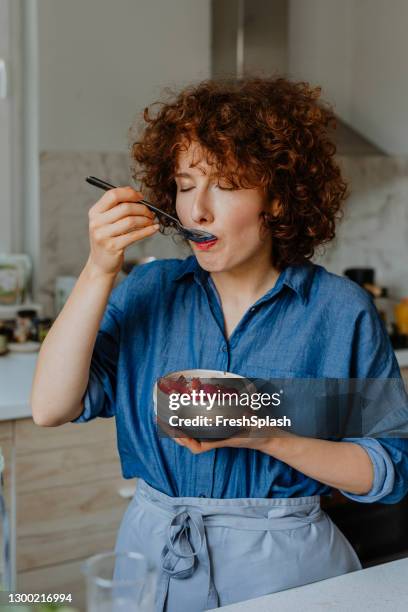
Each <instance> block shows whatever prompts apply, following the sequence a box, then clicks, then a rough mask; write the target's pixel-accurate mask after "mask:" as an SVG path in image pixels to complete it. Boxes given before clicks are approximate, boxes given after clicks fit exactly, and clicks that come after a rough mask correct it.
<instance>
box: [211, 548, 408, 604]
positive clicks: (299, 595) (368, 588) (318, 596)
mask: <svg viewBox="0 0 408 612" xmlns="http://www.w3.org/2000/svg"><path fill="white" fill-rule="evenodd" d="M250 575H251V574H250V572H249V580H250ZM214 609H216V610H222V611H223V612H274V611H280V610H285V612H299V610H302V612H316V610H333V611H337V612H356V610H370V612H406V611H407V610H408V559H399V560H398V561H391V562H390V563H382V564H381V565H376V566H375V567H370V568H368V569H364V570H360V571H358V572H351V573H349V574H343V575H342V576H337V577H336V578H329V579H328V580H321V581H320V582H314V583H313V584H307V585H306V586H302V587H297V588H296V589H288V590H287V591H280V592H279V593H273V594H272V595H266V596H264V597H257V598H255V599H249V600H247V601H242V602H240V603H237V604H233V605H230V606H224V607H222V608H214Z"/></svg>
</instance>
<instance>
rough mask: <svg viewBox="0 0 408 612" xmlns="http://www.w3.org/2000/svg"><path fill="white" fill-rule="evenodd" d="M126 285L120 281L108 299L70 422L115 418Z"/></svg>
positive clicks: (125, 282)
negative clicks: (78, 407)
mask: <svg viewBox="0 0 408 612" xmlns="http://www.w3.org/2000/svg"><path fill="white" fill-rule="evenodd" d="M127 284H128V283H127V279H125V280H123V281H122V282H120V283H119V284H118V285H117V286H116V287H115V288H114V289H113V290H112V292H111V294H110V296H109V300H108V303H107V305H106V308H105V311H104V314H103V317H102V321H101V324H100V326H99V330H98V333H97V337H96V340H95V345H94V350H93V353H92V358H91V363H90V368H89V379H88V385H87V388H86V391H85V394H84V396H83V406H84V407H83V411H82V413H81V414H80V415H79V416H78V417H77V418H75V419H73V420H72V421H71V422H72V423H85V422H87V421H90V420H92V419H94V418H95V417H97V416H99V417H104V418H108V417H112V416H114V415H115V392H116V378H117V377H116V373H117V364H118V359H119V347H120V332H121V321H122V317H123V312H124V307H125V299H126V289H127Z"/></svg>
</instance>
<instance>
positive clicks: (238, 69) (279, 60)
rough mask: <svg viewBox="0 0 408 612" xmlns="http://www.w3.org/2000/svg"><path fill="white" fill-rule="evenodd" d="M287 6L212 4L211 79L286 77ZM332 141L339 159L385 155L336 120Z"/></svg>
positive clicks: (242, 1) (222, 0)
mask: <svg viewBox="0 0 408 612" xmlns="http://www.w3.org/2000/svg"><path fill="white" fill-rule="evenodd" d="M305 1H307V0H305ZM288 4H289V2H288V0H273V1H272V0H212V6H211V11H212V13H211V21H212V23H211V26H212V27H211V33H212V45H211V66H212V76H213V78H217V77H223V76H224V77H225V76H237V77H242V76H244V75H246V74H250V73H256V74H264V75H273V74H280V75H285V74H287V73H288V44H289V40H288V39H289V37H288V31H289V27H288V26H289V11H288ZM332 138H333V141H334V142H335V143H336V146H337V154H338V155H386V153H384V151H383V150H381V149H380V148H378V147H377V145H375V144H373V143H372V142H370V141H369V140H367V139H366V138H365V137H364V136H362V135H361V134H360V133H359V132H357V131H356V130H355V129H354V128H352V127H351V126H349V125H347V124H346V123H345V122H344V121H342V120H341V119H340V118H339V117H337V129H336V130H335V131H334V132H333V135H332Z"/></svg>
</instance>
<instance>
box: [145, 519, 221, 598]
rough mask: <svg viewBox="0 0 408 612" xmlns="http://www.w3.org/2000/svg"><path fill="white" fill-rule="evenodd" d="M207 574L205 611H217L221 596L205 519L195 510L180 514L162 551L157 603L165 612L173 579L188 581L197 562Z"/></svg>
mask: <svg viewBox="0 0 408 612" xmlns="http://www.w3.org/2000/svg"><path fill="white" fill-rule="evenodd" d="M198 561H199V562H200V564H201V565H202V566H203V568H204V570H205V573H206V583H207V584H206V587H207V588H206V592H207V596H206V603H205V607H204V610H207V609H211V608H217V607H218V605H219V597H218V593H217V590H216V588H215V585H214V581H213V578H212V573H211V564H210V557H209V553H208V547H207V538H206V533H205V527H204V521H203V516H202V514H201V513H200V512H196V511H195V510H191V509H190V510H180V511H179V512H177V513H176V514H175V515H174V516H173V518H172V520H171V522H170V524H169V526H168V529H167V543H166V544H165V545H164V547H163V550H162V552H161V569H162V571H161V572H160V575H159V580H158V584H157V593H156V603H157V604H158V605H157V609H158V610H164V609H165V608H164V607H165V603H166V598H167V592H168V589H169V583H170V578H176V579H178V580H179V579H184V578H189V577H190V576H192V575H193V573H194V571H195V569H196V566H197V562H198Z"/></svg>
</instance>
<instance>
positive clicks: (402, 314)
mask: <svg viewBox="0 0 408 612" xmlns="http://www.w3.org/2000/svg"><path fill="white" fill-rule="evenodd" d="M394 312H395V322H396V324H397V327H398V331H399V333H400V334H404V335H408V297H405V298H403V299H402V300H401V301H400V302H399V304H397V305H396V306H395V309H394Z"/></svg>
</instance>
